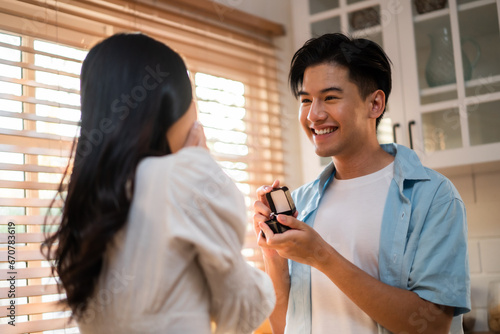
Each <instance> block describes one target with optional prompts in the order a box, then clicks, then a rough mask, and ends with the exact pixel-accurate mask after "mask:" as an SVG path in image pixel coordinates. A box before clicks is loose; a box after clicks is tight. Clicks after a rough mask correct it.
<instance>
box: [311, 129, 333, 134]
mask: <svg viewBox="0 0 500 334" xmlns="http://www.w3.org/2000/svg"><path fill="white" fill-rule="evenodd" d="M334 130H335V128H327V129H322V130H315V132H316V134H317V135H324V134H327V133H330V132H333V131H334Z"/></svg>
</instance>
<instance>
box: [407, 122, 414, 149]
mask: <svg viewBox="0 0 500 334" xmlns="http://www.w3.org/2000/svg"><path fill="white" fill-rule="evenodd" d="M412 125H415V121H409V122H408V134H409V135H410V148H411V149H412V150H413V136H412V134H411V126H412Z"/></svg>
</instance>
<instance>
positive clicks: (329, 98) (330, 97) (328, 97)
mask: <svg viewBox="0 0 500 334" xmlns="http://www.w3.org/2000/svg"><path fill="white" fill-rule="evenodd" d="M329 100H338V97H336V96H327V97H325V101H329Z"/></svg>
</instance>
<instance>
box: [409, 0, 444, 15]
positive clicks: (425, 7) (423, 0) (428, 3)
mask: <svg viewBox="0 0 500 334" xmlns="http://www.w3.org/2000/svg"><path fill="white" fill-rule="evenodd" d="M413 2H414V3H415V8H416V9H417V12H418V13H419V14H424V13H429V12H433V11H435V10H438V9H443V8H444V7H446V4H447V2H448V0H413Z"/></svg>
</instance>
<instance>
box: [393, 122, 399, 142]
mask: <svg viewBox="0 0 500 334" xmlns="http://www.w3.org/2000/svg"><path fill="white" fill-rule="evenodd" d="M399 126H400V124H399V123H394V125H393V126H392V138H393V140H394V142H395V143H397V142H398V141H397V140H396V128H399Z"/></svg>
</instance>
